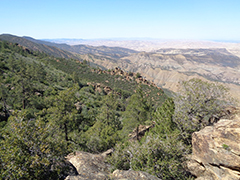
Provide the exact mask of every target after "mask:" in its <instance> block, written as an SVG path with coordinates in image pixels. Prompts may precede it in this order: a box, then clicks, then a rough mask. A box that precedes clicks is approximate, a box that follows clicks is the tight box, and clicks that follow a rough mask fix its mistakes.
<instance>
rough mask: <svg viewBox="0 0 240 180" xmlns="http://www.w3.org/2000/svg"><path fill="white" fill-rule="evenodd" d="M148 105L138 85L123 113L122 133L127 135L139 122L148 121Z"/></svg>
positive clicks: (137, 126)
mask: <svg viewBox="0 0 240 180" xmlns="http://www.w3.org/2000/svg"><path fill="white" fill-rule="evenodd" d="M150 114H151V112H150V106H149V105H148V103H147V100H146V99H145V98H144V97H143V91H142V88H141V87H139V88H138V89H137V91H136V93H135V94H133V95H132V96H131V97H130V99H129V103H128V105H127V107H126V111H125V112H124V113H123V116H124V119H123V134H124V136H127V135H128V134H129V133H130V132H131V131H133V129H134V128H136V129H137V132H136V133H137V139H139V138H138V128H139V125H140V124H144V122H146V121H147V120H148V121H150Z"/></svg>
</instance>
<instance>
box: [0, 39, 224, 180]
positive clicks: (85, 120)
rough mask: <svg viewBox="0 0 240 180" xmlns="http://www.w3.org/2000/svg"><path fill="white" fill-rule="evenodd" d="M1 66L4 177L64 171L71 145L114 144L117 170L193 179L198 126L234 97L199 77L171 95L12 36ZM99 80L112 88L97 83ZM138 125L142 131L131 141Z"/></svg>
mask: <svg viewBox="0 0 240 180" xmlns="http://www.w3.org/2000/svg"><path fill="white" fill-rule="evenodd" d="M0 71H1V74H0V82H1V89H0V110H1V111H0V133H1V134H0V172H1V178H2V179H64V178H65V177H66V175H67V174H68V171H70V169H69V168H68V167H69V166H68V164H67V162H66V161H65V158H64V157H65V156H66V155H67V154H68V153H71V152H74V151H77V150H81V151H87V152H92V153H100V152H103V151H106V150H108V149H109V148H114V149H115V151H114V153H113V155H112V156H111V157H109V158H108V162H109V163H111V164H112V167H113V170H114V169H116V168H118V169H125V170H128V169H133V170H141V171H147V172H149V173H151V174H153V175H155V176H157V177H160V178H162V179H191V178H192V176H191V175H190V174H189V173H188V171H187V169H186V168H185V166H184V161H185V155H187V154H189V153H190V152H191V148H190V147H191V143H189V142H190V141H191V133H192V132H194V131H196V130H199V129H200V128H202V127H204V126H206V125H210V124H211V123H212V121H211V120H212V118H213V117H215V119H214V121H217V120H218V119H219V118H220V117H221V115H220V112H221V111H222V109H223V108H224V107H225V106H226V105H228V103H229V100H228V99H226V98H225V97H226V96H225V95H226V94H225V92H227V89H225V88H224V87H222V86H219V85H217V84H214V85H212V84H210V83H206V82H203V81H201V80H196V79H194V80H192V81H189V82H186V83H184V84H183V85H184V86H183V87H184V88H185V89H183V93H181V95H180V94H179V95H176V97H175V98H170V97H167V96H166V95H165V94H164V92H163V91H162V90H161V89H159V88H156V87H153V86H150V85H149V86H148V85H143V84H138V83H137V82H136V81H134V80H133V81H125V80H124V79H123V78H122V77H121V76H112V75H110V74H104V73H96V71H94V70H93V69H92V68H91V67H90V66H89V63H88V62H86V61H83V62H80V61H79V60H74V59H63V58H56V57H53V56H49V55H47V54H44V53H42V52H37V51H31V50H29V49H27V48H24V47H22V46H19V45H18V44H13V43H8V42H5V41H0ZM137 76H140V75H139V74H137ZM136 78H137V77H136ZM89 82H90V83H89ZM93 83H100V84H102V85H105V86H110V87H111V91H110V92H108V93H106V92H105V91H104V90H103V88H102V87H100V89H98V90H96V88H95V87H94V86H92V85H90V84H93ZM199 84H200V85H201V86H199ZM193 87H199V88H204V92H205V94H204V93H202V91H201V89H196V88H193ZM214 89H215V90H214ZM193 90H198V91H195V92H192V91H193ZM193 93H197V94H195V96H192V94H193ZM206 93H207V95H206ZM140 125H149V126H151V127H152V128H151V129H150V130H149V131H148V132H146V134H145V136H144V137H138V131H139V127H140ZM133 130H135V132H136V134H137V138H136V140H134V141H131V142H130V141H129V137H128V135H129V133H131V132H132V131H133Z"/></svg>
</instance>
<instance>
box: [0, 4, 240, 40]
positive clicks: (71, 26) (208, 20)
mask: <svg viewBox="0 0 240 180" xmlns="http://www.w3.org/2000/svg"><path fill="white" fill-rule="evenodd" d="M0 12H1V15H0V34H2V33H10V34H14V35H19V36H24V35H26V36H31V37H34V38H37V39H43V38H83V39H90V38H117V37H124V38H130V37H133V38H136V37H149V38H162V39H203V40H240V0H0Z"/></svg>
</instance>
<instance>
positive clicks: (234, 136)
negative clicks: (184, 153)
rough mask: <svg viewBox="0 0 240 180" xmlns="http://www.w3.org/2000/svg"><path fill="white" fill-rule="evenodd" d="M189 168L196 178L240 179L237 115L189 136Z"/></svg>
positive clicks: (239, 132)
mask: <svg viewBox="0 0 240 180" xmlns="http://www.w3.org/2000/svg"><path fill="white" fill-rule="evenodd" d="M192 145H193V147H192V148H193V152H192V155H191V157H190V161H189V162H188V168H189V170H190V172H191V173H192V174H194V175H195V176H196V177H197V180H205V179H207V180H220V179H221V180H239V179H240V117H239V116H236V117H235V118H234V120H227V119H222V120H220V121H218V122H217V123H216V124H214V126H208V127H205V128H204V129H202V130H201V131H199V132H195V133H193V135H192Z"/></svg>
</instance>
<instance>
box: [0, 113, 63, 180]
mask: <svg viewBox="0 0 240 180" xmlns="http://www.w3.org/2000/svg"><path fill="white" fill-rule="evenodd" d="M27 114H28V112H27V111H26V110H22V111H21V112H18V113H13V116H11V117H10V118H9V121H8V123H7V125H6V128H5V129H4V131H3V132H2V133H3V135H2V138H3V139H2V140H0V144H1V146H0V160H1V165H0V166H1V169H0V174H1V175H0V177H1V179H42V180H44V179H61V178H64V176H63V175H64V171H66V170H67V167H65V162H64V157H65V155H66V152H67V151H66V149H65V147H66V146H65V145H64V142H62V141H58V138H57V136H56V135H57V134H55V130H57V129H56V127H54V126H52V124H49V123H45V122H44V120H43V119H42V118H41V117H35V118H34V119H27V118H26V116H27Z"/></svg>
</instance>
